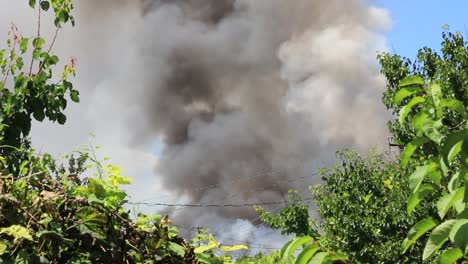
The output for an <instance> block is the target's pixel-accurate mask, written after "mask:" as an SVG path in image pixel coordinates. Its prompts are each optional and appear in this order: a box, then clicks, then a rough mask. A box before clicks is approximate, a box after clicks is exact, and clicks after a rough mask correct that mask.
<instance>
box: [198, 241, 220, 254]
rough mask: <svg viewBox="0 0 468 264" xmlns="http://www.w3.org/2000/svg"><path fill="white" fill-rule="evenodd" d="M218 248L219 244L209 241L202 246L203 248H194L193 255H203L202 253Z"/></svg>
mask: <svg viewBox="0 0 468 264" xmlns="http://www.w3.org/2000/svg"><path fill="white" fill-rule="evenodd" d="M217 247H219V243H218V242H216V241H210V242H209V243H208V244H206V245H203V246H199V247H196V248H195V249H194V250H193V252H195V253H203V252H206V251H208V250H211V249H213V248H217Z"/></svg>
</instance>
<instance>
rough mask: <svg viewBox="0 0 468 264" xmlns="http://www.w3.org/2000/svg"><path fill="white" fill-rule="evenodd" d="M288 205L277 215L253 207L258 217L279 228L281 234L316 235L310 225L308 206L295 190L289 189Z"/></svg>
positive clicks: (274, 227)
mask: <svg viewBox="0 0 468 264" xmlns="http://www.w3.org/2000/svg"><path fill="white" fill-rule="evenodd" d="M288 197H289V201H288V202H289V205H288V206H287V207H285V208H283V209H281V211H279V213H278V214H277V215H274V214H272V213H270V212H267V211H265V210H264V209H263V208H262V207H259V206H258V207H255V209H256V210H257V212H258V214H259V215H260V219H261V220H262V221H263V222H265V223H266V224H268V225H269V226H270V227H272V228H273V229H280V230H281V233H282V234H283V235H291V234H294V235H296V236H307V235H309V236H313V237H317V236H318V233H317V232H316V231H315V230H314V228H313V227H312V221H311V219H310V217H309V207H308V206H307V205H303V204H302V199H301V197H300V196H299V194H298V193H297V192H296V191H289V193H288Z"/></svg>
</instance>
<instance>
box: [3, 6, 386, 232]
mask: <svg viewBox="0 0 468 264" xmlns="http://www.w3.org/2000/svg"><path fill="white" fill-rule="evenodd" d="M0 1H1V0H0ZM76 14H77V21H78V26H77V29H76V30H75V31H71V33H64V34H65V35H62V36H63V38H64V40H63V42H62V43H58V49H59V51H60V52H65V51H70V50H71V51H73V52H74V54H75V55H76V56H77V57H78V62H79V64H78V65H79V68H78V72H79V74H80V75H79V77H78V78H79V79H78V82H77V85H78V87H80V89H81V90H82V94H83V100H82V101H83V102H84V103H83V104H84V105H85V106H81V107H87V111H86V113H87V115H84V116H86V117H87V118H84V117H83V114H82V113H83V111H82V110H80V109H79V108H76V109H75V110H73V109H72V110H71V111H72V112H71V117H69V120H70V122H73V117H75V118H77V119H78V120H80V121H81V122H82V123H81V124H83V123H86V124H88V126H85V128H87V127H90V128H92V130H97V133H98V138H99V136H105V137H107V138H113V139H114V140H116V141H123V142H126V141H127V140H128V141H129V143H130V145H133V146H138V147H136V148H140V149H141V148H148V146H152V145H154V142H156V141H158V140H162V142H163V144H164V149H163V151H162V154H161V156H160V157H159V161H158V163H157V164H158V165H157V167H156V168H155V172H156V174H157V175H158V177H159V178H158V179H159V180H160V181H161V184H162V187H163V189H164V190H166V191H168V192H171V193H173V194H175V195H174V196H171V198H172V199H170V200H166V199H167V198H160V199H157V198H158V197H161V195H160V193H151V192H148V191H147V190H146V191H145V192H146V196H147V197H145V198H152V199H151V201H154V202H168V203H172V202H175V201H179V202H187V203H197V204H212V203H228V204H238V203H262V202H272V201H282V200H283V199H284V195H285V193H286V192H287V190H288V189H290V188H296V189H299V190H300V191H303V190H306V186H307V185H310V184H311V183H314V182H318V181H319V179H318V177H317V176H312V174H313V173H314V171H315V169H317V168H318V167H320V166H323V165H327V164H330V162H332V161H333V154H334V153H335V151H337V150H339V149H342V148H343V147H354V148H358V149H360V150H366V149H367V148H368V147H370V146H376V145H381V144H382V143H384V142H385V140H386V133H385V119H386V111H385V109H384V108H383V107H382V106H381V104H380V103H379V99H380V94H381V90H382V89H383V87H384V80H383V78H382V77H381V76H380V74H379V73H378V67H377V65H376V63H375V62H374V61H375V56H376V50H383V49H384V48H385V43H384V40H383V38H382V36H381V33H382V32H383V31H385V30H386V29H387V28H388V27H389V24H390V18H389V15H388V13H387V12H386V10H384V9H380V8H377V7H373V6H372V3H371V2H369V1H364V0H346V1H343V0H327V1H325V0H290V1H284V0H141V1H137V0H118V1H117V0H101V1H96V0H81V1H78V2H77V10H76ZM77 49H78V52H77V51H76V50H77ZM80 76H81V77H80ZM81 109H83V108H81ZM83 119H85V120H83ZM80 121H78V122H80ZM75 122H76V121H75ZM71 131H73V133H78V132H76V131H81V132H80V133H81V135H82V134H86V133H88V132H90V131H86V130H85V129H81V130H71ZM99 131H101V132H104V133H106V135H99ZM111 131H112V132H111ZM115 131H118V132H119V133H117V134H118V135H119V136H117V135H115V133H114V132H115ZM52 134H53V133H52ZM76 138H82V137H78V136H77V137H76ZM54 140H56V138H55V137H54ZM109 140H110V139H109ZM109 142H110V141H109ZM106 143H108V142H106ZM110 144H111V143H110ZM124 144H126V143H124ZM109 155H111V156H112V153H110V154H109ZM136 176H137V175H136ZM300 177H306V179H307V180H300V179H299V180H296V179H298V178H300ZM140 186H143V185H140ZM206 186H211V187H210V188H204V187H206ZM141 192H142V190H135V191H134V193H135V196H136V197H142V196H141V195H140V194H139V193H141ZM274 208H278V207H277V206H273V209H274ZM170 215H171V216H172V217H175V218H176V220H177V222H178V223H181V224H182V225H187V226H188V225H192V226H206V225H208V226H210V227H212V228H214V230H221V229H222V228H225V226H226V223H231V224H232V225H233V226H237V227H236V229H237V228H239V226H244V227H245V229H246V230H251V229H252V226H250V224H249V225H247V224H245V221H244V220H239V219H252V218H255V217H256V215H255V214H254V212H253V210H252V209H246V208H208V209H207V208H201V209H196V208H195V209H194V208H189V209H184V210H181V209H180V208H178V209H176V210H174V211H171V213H170ZM220 223H222V224H220ZM223 226H224V227H223ZM223 232H224V233H226V232H227V231H226V230H224V229H223ZM249 232H250V231H249ZM258 232H260V233H261V234H263V235H265V236H266V233H265V232H266V231H265V230H264V229H258ZM236 235H238V237H242V239H246V238H245V237H244V236H245V233H244V234H239V233H237V232H234V233H233V236H236ZM254 236H255V235H253V236H252V237H254ZM265 236H264V237H265Z"/></svg>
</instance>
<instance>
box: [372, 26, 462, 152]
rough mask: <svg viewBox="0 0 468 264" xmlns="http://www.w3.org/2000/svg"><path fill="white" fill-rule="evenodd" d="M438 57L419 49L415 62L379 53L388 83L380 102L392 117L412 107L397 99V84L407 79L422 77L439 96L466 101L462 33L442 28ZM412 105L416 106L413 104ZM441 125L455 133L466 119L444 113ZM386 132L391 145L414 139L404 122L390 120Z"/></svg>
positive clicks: (413, 133) (428, 51)
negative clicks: (436, 88)
mask: <svg viewBox="0 0 468 264" xmlns="http://www.w3.org/2000/svg"><path fill="white" fill-rule="evenodd" d="M442 38H443V41H442V43H441V45H442V50H441V54H439V53H437V52H435V51H434V50H432V49H430V48H428V47H424V48H422V49H420V50H419V52H418V55H417V58H416V60H415V61H414V62H413V63H411V60H410V59H408V58H405V57H401V56H400V55H397V54H393V55H391V54H388V53H382V54H380V55H379V56H378V60H379V62H380V64H381V66H382V70H381V72H382V74H383V75H384V76H385V78H386V80H387V89H386V91H385V92H384V94H383V98H382V102H383V103H384V104H385V105H386V106H387V108H388V109H391V110H392V111H393V113H394V114H397V115H399V113H401V112H402V111H403V112H406V113H407V114H408V113H409V110H410V108H411V107H406V108H404V106H406V105H407V103H408V102H409V101H408V100H409V98H406V99H405V100H404V101H403V102H398V100H395V99H396V97H395V96H396V94H397V92H399V91H400V87H399V84H400V81H402V80H403V79H404V78H405V77H407V76H422V77H423V79H425V80H427V81H429V82H435V83H438V84H439V85H440V86H441V87H442V89H441V93H442V94H441V96H442V97H444V98H446V99H449V100H450V99H456V100H458V101H460V102H465V109H466V107H467V104H466V102H468V48H467V47H468V45H467V42H466V41H465V40H464V38H463V35H462V34H461V33H458V32H457V33H451V32H450V31H449V29H448V27H447V26H446V27H444V31H443V33H442ZM404 91H405V93H408V92H410V93H411V92H412V91H414V89H412V87H406V89H404ZM413 103H416V102H415V101H414V102H413ZM442 122H443V125H444V126H445V127H446V128H447V129H449V130H456V129H459V128H460V127H462V126H463V124H464V123H465V122H466V120H465V119H464V118H463V117H462V116H460V115H457V114H455V113H453V112H450V113H447V114H446V115H445V116H444V119H443V120H442ZM388 127H389V131H390V133H391V134H392V135H393V137H394V141H395V142H394V143H396V144H400V145H406V144H407V143H409V142H410V141H411V140H412V139H413V138H415V137H416V131H415V130H414V128H413V127H412V126H411V125H410V124H409V123H407V122H399V121H398V120H391V121H390V122H389V123H388ZM434 151H435V149H432V148H430V146H425V147H424V148H423V149H422V151H421V152H420V153H418V155H422V156H424V155H430V154H432V153H433V152H434Z"/></svg>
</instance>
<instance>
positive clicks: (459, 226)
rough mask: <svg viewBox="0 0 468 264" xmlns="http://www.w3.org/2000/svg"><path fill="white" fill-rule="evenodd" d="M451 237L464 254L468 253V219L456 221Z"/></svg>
mask: <svg viewBox="0 0 468 264" xmlns="http://www.w3.org/2000/svg"><path fill="white" fill-rule="evenodd" d="M449 237H450V240H451V241H452V242H453V243H454V244H455V245H456V246H457V247H459V248H460V249H461V250H462V251H463V252H464V253H468V219H459V220H456V222H455V224H454V225H453V227H452V230H451V231H450V235H449Z"/></svg>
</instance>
